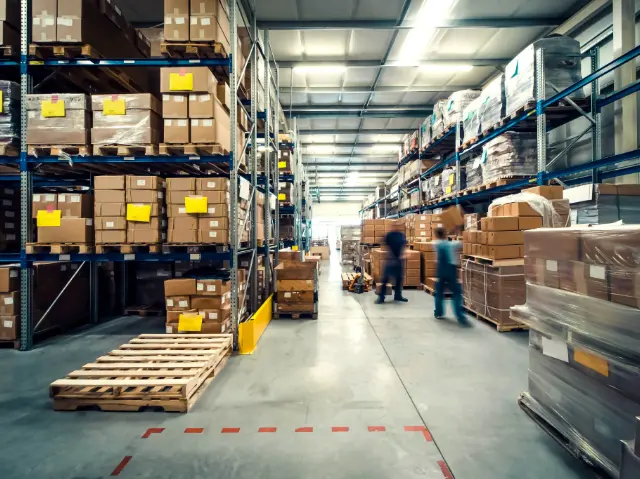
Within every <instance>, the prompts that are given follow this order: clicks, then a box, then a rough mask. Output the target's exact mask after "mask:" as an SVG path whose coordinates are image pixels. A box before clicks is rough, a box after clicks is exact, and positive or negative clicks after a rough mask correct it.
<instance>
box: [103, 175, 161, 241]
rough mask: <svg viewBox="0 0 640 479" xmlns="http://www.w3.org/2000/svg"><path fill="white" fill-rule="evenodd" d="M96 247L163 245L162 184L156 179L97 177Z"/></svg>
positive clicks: (121, 176)
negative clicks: (104, 245)
mask: <svg viewBox="0 0 640 479" xmlns="http://www.w3.org/2000/svg"><path fill="white" fill-rule="evenodd" d="M94 188H95V192H94V202H95V222H96V244H159V243H162V242H164V241H165V239H166V234H165V229H166V219H165V208H164V181H163V180H162V178H160V177H157V176H124V175H120V176H97V177H96V178H95V181H94Z"/></svg>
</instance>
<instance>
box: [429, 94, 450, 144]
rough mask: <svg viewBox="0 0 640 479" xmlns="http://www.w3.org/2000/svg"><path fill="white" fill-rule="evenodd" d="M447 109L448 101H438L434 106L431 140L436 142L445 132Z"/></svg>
mask: <svg viewBox="0 0 640 479" xmlns="http://www.w3.org/2000/svg"><path fill="white" fill-rule="evenodd" d="M446 108H447V100H438V101H437V102H436V104H435V105H433V115H431V138H432V139H434V140H436V139H437V138H438V137H439V136H441V135H442V134H443V133H444V132H445V124H444V112H445V110H446Z"/></svg>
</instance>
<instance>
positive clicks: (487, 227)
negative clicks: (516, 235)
mask: <svg viewBox="0 0 640 479" xmlns="http://www.w3.org/2000/svg"><path fill="white" fill-rule="evenodd" d="M480 224H481V225H482V231H516V230H517V229H518V218H516V217H513V216H491V217H488V218H482V219H481V220H480Z"/></svg>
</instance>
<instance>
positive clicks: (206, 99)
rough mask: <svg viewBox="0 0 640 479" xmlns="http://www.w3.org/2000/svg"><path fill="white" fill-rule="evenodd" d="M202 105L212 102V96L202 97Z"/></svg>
mask: <svg viewBox="0 0 640 479" xmlns="http://www.w3.org/2000/svg"><path fill="white" fill-rule="evenodd" d="M196 96H197V95H196ZM199 98H200V103H206V102H208V101H212V100H213V98H211V95H209V94H207V95H200V97H199Z"/></svg>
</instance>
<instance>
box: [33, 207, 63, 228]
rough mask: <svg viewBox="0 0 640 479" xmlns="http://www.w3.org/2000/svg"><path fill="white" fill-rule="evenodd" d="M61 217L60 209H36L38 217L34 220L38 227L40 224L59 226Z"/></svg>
mask: <svg viewBox="0 0 640 479" xmlns="http://www.w3.org/2000/svg"><path fill="white" fill-rule="evenodd" d="M61 217H62V212H61V211H60V210H52V211H45V210H40V211H38V218H37V220H36V221H37V223H38V226H39V227H40V226H46V227H51V226H60V218H61Z"/></svg>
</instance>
